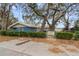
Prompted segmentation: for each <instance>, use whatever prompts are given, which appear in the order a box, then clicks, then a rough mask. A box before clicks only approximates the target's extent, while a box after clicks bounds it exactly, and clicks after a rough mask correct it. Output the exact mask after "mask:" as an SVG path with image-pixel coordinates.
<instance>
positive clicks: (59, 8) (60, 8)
mask: <svg viewBox="0 0 79 59" xmlns="http://www.w3.org/2000/svg"><path fill="white" fill-rule="evenodd" d="M73 5H74V4H49V3H48V4H46V5H44V7H45V6H47V8H46V9H42V12H41V11H40V9H38V7H37V4H29V7H30V8H31V9H32V10H33V12H34V13H35V14H36V15H37V16H40V17H42V18H43V22H42V26H41V28H42V30H43V29H44V27H45V24H46V22H47V24H48V25H49V28H50V30H53V31H54V29H55V25H56V24H57V22H58V21H59V20H60V19H61V18H62V17H63V16H64V15H65V14H66V12H67V10H68V9H69V8H70V7H71V6H73ZM50 10H51V11H50ZM44 12H45V13H44ZM51 14H52V15H51ZM49 18H51V19H52V22H51V24H50V23H49Z"/></svg>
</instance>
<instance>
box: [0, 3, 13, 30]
mask: <svg viewBox="0 0 79 59" xmlns="http://www.w3.org/2000/svg"><path fill="white" fill-rule="evenodd" d="M13 5H14V4H8V3H2V4H1V6H0V18H1V26H2V30H7V28H8V26H9V25H10V23H12V19H10V17H13V16H12V15H10V14H11V13H12V11H11V9H12V6H13Z"/></svg>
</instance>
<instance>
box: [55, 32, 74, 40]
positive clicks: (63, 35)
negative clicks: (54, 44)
mask: <svg viewBox="0 0 79 59" xmlns="http://www.w3.org/2000/svg"><path fill="white" fill-rule="evenodd" d="M55 37H56V38H58V39H68V40H70V39H72V37H73V33H71V32H56V33H55Z"/></svg>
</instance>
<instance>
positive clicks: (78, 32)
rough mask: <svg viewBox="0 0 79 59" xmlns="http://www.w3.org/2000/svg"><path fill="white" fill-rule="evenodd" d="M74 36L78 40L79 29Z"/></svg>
mask: <svg viewBox="0 0 79 59" xmlns="http://www.w3.org/2000/svg"><path fill="white" fill-rule="evenodd" d="M74 38H75V40H79V31H76V32H75V35H74Z"/></svg>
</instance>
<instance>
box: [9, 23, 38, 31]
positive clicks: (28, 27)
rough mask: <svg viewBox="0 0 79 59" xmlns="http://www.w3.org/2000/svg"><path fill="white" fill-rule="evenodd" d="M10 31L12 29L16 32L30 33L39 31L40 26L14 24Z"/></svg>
mask: <svg viewBox="0 0 79 59" xmlns="http://www.w3.org/2000/svg"><path fill="white" fill-rule="evenodd" d="M8 29H12V30H15V31H26V32H29V31H32V32H35V31H39V27H38V26H35V25H33V24H26V23H21V22H16V23H13V24H12V25H10V26H9V27H8Z"/></svg>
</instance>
